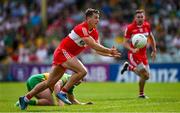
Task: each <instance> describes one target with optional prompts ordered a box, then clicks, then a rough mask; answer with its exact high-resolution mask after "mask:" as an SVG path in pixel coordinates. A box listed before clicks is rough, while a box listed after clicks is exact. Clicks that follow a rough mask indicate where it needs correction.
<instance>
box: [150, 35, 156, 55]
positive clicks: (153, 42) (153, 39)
mask: <svg viewBox="0 0 180 113" xmlns="http://www.w3.org/2000/svg"><path fill="white" fill-rule="evenodd" d="M150 44H151V47H152V49H153V51H154V52H156V41H155V38H154V35H153V34H152V33H151V34H150Z"/></svg>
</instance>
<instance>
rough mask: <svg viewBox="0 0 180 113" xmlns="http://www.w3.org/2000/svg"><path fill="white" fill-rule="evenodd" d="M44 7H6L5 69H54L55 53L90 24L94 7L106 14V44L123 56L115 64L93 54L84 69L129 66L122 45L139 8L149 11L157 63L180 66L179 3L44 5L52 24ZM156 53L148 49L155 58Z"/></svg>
mask: <svg viewBox="0 0 180 113" xmlns="http://www.w3.org/2000/svg"><path fill="white" fill-rule="evenodd" d="M42 1H43V0H1V1H0V63H2V64H9V63H46V64H49V63H51V61H52V56H53V51H54V49H55V48H56V47H57V46H58V44H59V42H60V41H61V40H62V39H63V38H64V37H65V36H67V35H68V33H69V32H70V31H71V30H72V28H73V27H74V26H75V25H77V24H78V23H80V22H82V21H83V20H84V15H83V14H84V11H85V10H86V9H87V8H90V7H91V8H96V9H99V10H100V12H101V15H100V22H99V26H98V30H99V32H100V42H101V43H102V44H103V45H104V46H106V47H112V46H113V45H115V46H116V47H117V48H118V49H119V51H121V52H122V53H123V55H122V58H121V59H113V58H108V57H102V56H99V55H96V54H92V53H93V51H92V50H89V49H87V50H85V51H84V52H83V53H82V54H81V55H80V56H79V58H80V59H81V60H82V61H83V62H84V63H86V64H87V63H120V62H122V61H124V60H127V54H126V53H127V51H126V50H125V49H124V48H123V47H122V45H121V43H122V42H123V36H124V31H125V28H126V27H127V25H128V24H129V23H131V22H132V20H133V16H134V12H135V10H136V9H137V8H143V9H145V11H146V19H147V20H148V21H149V22H150V23H151V27H152V32H153V34H154V36H155V39H156V42H157V48H158V54H157V59H156V62H157V63H167V62H168V63H171V62H172V63H177V62H180V28H179V26H180V1H179V0H165V1H164V0H44V1H46V4H47V5H46V14H47V17H46V19H47V22H44V21H43V16H42V13H41V11H42V5H43V4H42ZM150 51H151V48H150V47H148V56H149V57H150ZM150 62H151V60H150Z"/></svg>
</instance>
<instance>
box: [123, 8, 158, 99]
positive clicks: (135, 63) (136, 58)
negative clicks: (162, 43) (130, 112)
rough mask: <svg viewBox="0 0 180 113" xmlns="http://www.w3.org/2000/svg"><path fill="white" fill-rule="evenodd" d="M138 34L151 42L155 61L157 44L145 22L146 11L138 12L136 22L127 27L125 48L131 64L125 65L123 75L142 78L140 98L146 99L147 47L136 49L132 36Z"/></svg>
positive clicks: (147, 76)
mask: <svg viewBox="0 0 180 113" xmlns="http://www.w3.org/2000/svg"><path fill="white" fill-rule="evenodd" d="M138 33H141V34H144V35H145V36H146V37H147V38H148V41H149V42H150V45H151V47H152V49H153V51H152V53H151V56H152V60H153V61H154V60H155V57H156V42H155V39H154V36H153V34H152V32H151V26H150V24H149V23H148V22H147V21H145V12H144V10H136V14H135V16H134V21H133V22H132V23H131V24H129V25H128V26H127V29H126V31H125V39H124V47H125V48H127V49H128V50H129V51H128V59H129V63H128V62H125V63H124V65H123V68H122V70H121V74H123V73H124V72H125V71H126V70H129V71H133V72H135V73H136V74H137V75H138V76H139V77H140V81H139V97H140V98H146V97H147V96H145V95H144V86H145V82H146V80H148V79H149V75H150V69H149V64H148V58H147V56H146V46H145V47H144V48H141V49H138V48H134V47H133V45H132V43H131V38H132V36H133V35H135V34H138ZM129 42H130V43H129Z"/></svg>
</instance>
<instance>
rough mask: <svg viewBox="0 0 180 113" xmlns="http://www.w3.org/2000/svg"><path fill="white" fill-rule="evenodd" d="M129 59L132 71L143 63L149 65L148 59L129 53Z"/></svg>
mask: <svg viewBox="0 0 180 113" xmlns="http://www.w3.org/2000/svg"><path fill="white" fill-rule="evenodd" d="M128 59H129V63H130V70H134V68H135V67H136V66H137V65H139V64H141V63H143V64H144V65H145V66H148V65H149V64H148V59H147V58H146V57H141V56H137V55H134V54H133V53H130V52H129V53H128Z"/></svg>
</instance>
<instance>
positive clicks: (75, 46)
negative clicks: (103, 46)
mask: <svg viewBox="0 0 180 113" xmlns="http://www.w3.org/2000/svg"><path fill="white" fill-rule="evenodd" d="M89 37H92V38H93V39H94V40H95V41H98V31H97V30H96V29H95V28H93V29H92V30H91V31H89V30H88V24H87V22H85V21H84V22H82V23H80V24H78V25H77V26H75V27H74V29H73V30H72V31H71V32H70V34H69V35H68V36H67V37H65V38H64V39H63V40H62V41H61V43H60V45H59V48H62V49H65V50H66V51H67V52H68V53H70V54H72V55H74V56H76V55H78V54H79V53H80V52H81V51H83V50H84V49H85V48H86V47H87V45H86V44H85V42H84V41H83V40H82V39H83V38H89Z"/></svg>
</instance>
